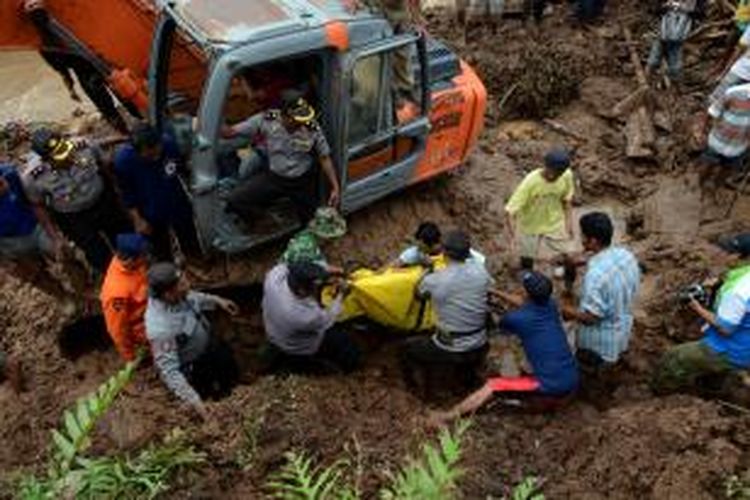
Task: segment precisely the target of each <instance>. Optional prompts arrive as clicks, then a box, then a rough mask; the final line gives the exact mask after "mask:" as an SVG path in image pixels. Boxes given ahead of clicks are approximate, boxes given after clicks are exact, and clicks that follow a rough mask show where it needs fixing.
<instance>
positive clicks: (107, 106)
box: [39, 51, 132, 134]
mask: <svg viewBox="0 0 750 500" xmlns="http://www.w3.org/2000/svg"><path fill="white" fill-rule="evenodd" d="M39 55H41V56H42V59H44V60H45V61H46V62H47V64H49V65H50V67H52V69H54V70H55V71H57V72H58V73H60V75H62V76H63V77H66V75H69V71H72V72H73V73H75V75H76V78H77V79H78V82H79V83H80V84H81V88H83V91H84V92H85V93H86V95H87V96H88V98H89V99H91V102H93V103H94V106H96V109H98V110H99V112H100V113H101V114H102V116H103V117H104V119H105V120H107V121H108V122H109V123H110V125H112V126H113V127H114V128H116V129H117V130H118V131H120V132H122V133H125V134H127V133H128V127H127V125H126V124H125V120H123V118H122V116H121V115H120V112H119V111H117V107H116V106H115V101H114V99H113V98H112V95H111V94H110V92H109V89H108V87H107V83H106V82H105V81H104V78H102V75H101V74H100V73H99V72H98V71H97V70H96V68H95V67H94V66H93V65H92V64H91V63H90V62H89V61H87V60H86V59H85V58H83V57H81V56H78V55H76V54H69V53H64V52H55V51H40V52H39ZM129 111H131V112H132V108H129Z"/></svg>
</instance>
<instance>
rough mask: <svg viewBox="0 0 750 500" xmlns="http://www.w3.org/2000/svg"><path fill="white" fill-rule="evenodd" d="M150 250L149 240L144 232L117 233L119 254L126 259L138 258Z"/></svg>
mask: <svg viewBox="0 0 750 500" xmlns="http://www.w3.org/2000/svg"><path fill="white" fill-rule="evenodd" d="M147 250H148V240H146V237H145V236H143V235H142V234H138V233H123V234H118V235H117V254H118V255H120V256H121V257H123V258H125V259H137V258H138V257H140V256H142V255H143V254H145V253H146V251H147Z"/></svg>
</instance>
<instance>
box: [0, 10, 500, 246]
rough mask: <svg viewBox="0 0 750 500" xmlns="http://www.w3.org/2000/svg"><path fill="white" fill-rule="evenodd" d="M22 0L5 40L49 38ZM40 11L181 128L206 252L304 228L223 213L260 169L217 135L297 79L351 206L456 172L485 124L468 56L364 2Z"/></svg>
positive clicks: (123, 95)
mask: <svg viewBox="0 0 750 500" xmlns="http://www.w3.org/2000/svg"><path fill="white" fill-rule="evenodd" d="M23 3H24V2H17V1H9V2H0V27H1V28H2V29H0V48H4V47H26V48H30V49H38V48H40V47H41V46H42V40H41V38H40V36H39V34H38V33H36V34H35V31H34V26H33V25H31V24H30V22H29V19H28V16H27V15H26V14H24V9H23V8H22V7H21V5H20V4H23ZM44 10H45V11H46V15H45V19H46V20H47V21H46V23H45V26H44V30H45V32H47V34H49V35H52V36H54V38H56V39H58V40H59V42H60V46H61V47H63V49H64V50H65V51H66V52H70V53H72V54H74V55H76V56H78V57H81V58H84V59H86V61H88V63H90V64H91V65H92V66H93V67H94V68H95V69H96V71H97V72H99V73H100V74H101V76H102V77H103V79H104V80H106V84H107V86H108V89H109V90H110V91H111V92H112V93H113V94H114V95H115V96H117V97H118V99H119V100H120V101H121V102H122V103H123V104H124V105H126V107H128V109H129V110H131V109H133V110H136V111H137V112H138V113H136V114H141V115H148V117H149V120H150V121H151V122H152V123H154V124H156V125H157V126H158V127H160V128H161V129H163V130H164V131H168V132H171V133H173V134H174V136H175V138H176V139H177V142H178V144H180V145H181V146H182V148H183V152H184V153H185V155H186V156H187V157H188V158H189V171H188V172H186V173H185V174H184V177H183V180H184V183H185V186H186V188H187V191H188V193H189V195H190V197H191V199H192V202H193V207H194V210H193V212H194V216H195V224H196V228H197V233H198V235H199V239H200V242H201V244H202V246H203V249H204V251H206V252H214V251H221V252H227V253H238V252H243V251H245V250H249V249H251V248H253V247H254V246H256V245H259V244H262V243H263V242H266V241H269V240H272V239H274V238H276V237H279V236H281V235H283V234H286V233H289V232H292V231H294V230H295V229H297V228H298V227H299V223H298V222H297V220H296V218H295V217H294V216H292V211H291V210H290V207H289V206H288V204H286V205H285V204H284V203H283V202H281V203H279V204H276V205H274V206H272V207H268V209H267V210H265V211H264V213H263V214H262V216H261V217H262V218H264V219H267V220H266V221H250V224H249V225H247V226H243V224H240V223H236V222H235V221H234V220H233V219H232V218H231V217H228V215H227V213H226V211H225V209H224V208H225V205H226V199H227V195H228V193H229V192H231V190H232V188H233V186H236V185H237V183H239V182H242V180H243V178H242V177H243V176H244V175H246V174H248V172H249V173H252V171H253V168H254V167H252V165H253V153H254V151H255V148H254V146H255V145H254V144H253V143H252V141H245V142H244V143H243V142H242V141H239V142H232V141H227V140H226V137H224V136H223V134H222V130H224V129H225V128H226V126H227V125H231V124H232V123H236V122H237V121H240V120H243V119H245V118H247V117H249V116H250V115H252V114H254V113H257V112H259V111H260V112H262V111H263V110H264V109H267V108H269V107H270V108H273V107H275V106H277V105H278V104H277V102H276V101H277V100H278V99H277V98H278V95H279V94H280V93H281V91H283V90H285V89H287V88H289V87H292V88H293V89H295V90H297V91H300V92H302V93H303V94H304V95H305V96H306V97H307V99H308V100H309V101H310V102H311V103H312V104H313V105H314V107H315V108H316V111H317V121H318V123H319V124H320V126H321V128H322V131H323V133H324V135H325V136H326V139H327V140H328V142H329V144H330V146H331V152H332V153H331V160H332V162H333V165H334V167H335V170H336V175H337V177H338V180H339V183H340V185H341V210H342V211H343V212H344V213H349V212H352V211H355V210H358V209H360V208H362V207H364V206H366V205H368V204H370V203H372V202H373V201H375V200H377V199H380V198H382V197H384V196H387V195H389V194H390V193H393V192H395V191H398V190H401V189H403V188H405V187H406V186H408V185H411V184H415V183H418V182H422V181H425V180H427V179H429V178H432V177H434V176H436V175H439V174H441V173H443V172H447V171H450V170H452V169H455V168H456V167H458V166H459V165H461V164H462V163H463V162H464V161H465V160H466V158H467V157H468V155H469V153H470V151H471V148H472V147H473V146H474V145H475V144H476V143H477V141H478V137H479V134H480V133H481V130H482V125H483V117H484V111H485V108H486V98H487V94H486V91H485V88H484V86H483V85H482V82H481V81H480V80H479V78H478V77H477V75H476V74H475V72H474V71H473V70H472V69H471V68H470V67H469V66H468V64H466V63H465V62H463V61H461V60H460V59H459V58H458V57H457V56H456V54H454V53H453V52H452V51H451V50H450V49H448V48H447V47H446V46H445V45H443V44H442V43H440V42H439V41H437V40H435V39H433V38H431V37H429V35H426V34H424V33H423V32H417V31H411V32H410V31H408V30H404V29H403V28H399V29H394V27H393V26H392V25H391V24H390V23H389V22H388V21H387V20H386V16H385V15H384V13H383V12H380V11H378V10H377V9H375V8H373V7H371V6H368V5H367V3H366V2H352V1H351V0H252V1H248V0H190V1H187V0H98V1H97V2H71V1H68V0H46V2H44ZM321 180H322V179H321ZM318 184H319V186H318V187H319V189H318V195H319V199H318V200H317V201H318V202H320V203H323V202H324V200H325V199H326V198H327V196H326V194H327V193H325V186H326V183H325V182H319V183H318ZM256 222H262V223H261V224H256ZM259 228H262V229H259Z"/></svg>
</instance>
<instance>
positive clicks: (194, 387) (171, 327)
mask: <svg viewBox="0 0 750 500" xmlns="http://www.w3.org/2000/svg"><path fill="white" fill-rule="evenodd" d="M148 286H149V299H148V305H147V306H146V315H145V322H146V336H147V338H148V341H149V343H150V344H151V354H152V355H153V357H154V365H155V366H156V368H157V369H158V370H159V373H160V374H161V378H162V380H163V381H164V383H165V384H166V386H167V388H168V389H169V390H170V391H171V392H172V393H173V394H174V395H175V396H176V397H177V398H178V399H180V400H181V401H183V402H185V403H187V404H188V405H190V406H191V407H192V408H193V409H194V410H195V411H196V412H197V413H198V415H200V416H201V418H203V419H204V420H207V419H208V410H207V409H206V406H205V404H204V402H203V400H204V399H205V398H212V399H217V398H222V397H226V396H228V395H229V394H230V393H231V391H232V388H233V387H234V385H235V384H236V383H237V379H238V376H239V375H238V369H237V363H236V362H235V360H234V357H233V355H232V351H231V350H230V348H229V346H227V345H226V344H225V343H224V342H223V341H221V340H220V339H219V338H217V337H216V336H215V335H212V333H211V322H210V321H209V320H208V318H206V316H205V314H204V312H205V311H209V310H213V309H215V308H217V307H218V308H220V309H222V310H223V311H225V312H227V313H229V314H231V315H233V316H234V315H236V314H237V313H238V312H239V309H238V307H237V304H235V303H234V302H232V301H231V300H228V299H224V298H221V297H218V296H216V295H210V294H207V293H201V292H196V291H192V290H189V287H188V283H187V281H186V280H185V279H184V278H183V276H182V273H181V272H180V271H179V270H178V269H177V267H176V266H175V265H174V264H172V263H170V262H160V263H157V264H154V265H153V266H151V268H150V269H149V270H148Z"/></svg>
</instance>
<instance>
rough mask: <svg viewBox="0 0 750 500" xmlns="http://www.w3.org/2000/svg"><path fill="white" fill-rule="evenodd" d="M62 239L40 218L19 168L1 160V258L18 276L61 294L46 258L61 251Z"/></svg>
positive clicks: (53, 293)
mask: <svg viewBox="0 0 750 500" xmlns="http://www.w3.org/2000/svg"><path fill="white" fill-rule="evenodd" d="M60 241H61V238H60V237H59V236H50V235H49V234H48V232H47V231H46V230H45V229H43V228H42V227H41V225H40V224H39V223H38V222H37V219H36V217H35V216H34V212H33V210H32V208H31V206H30V204H29V201H28V200H27V198H26V195H25V193H24V190H23V185H22V184H21V179H20V178H19V176H18V173H17V172H16V169H15V168H13V167H12V166H11V165H4V164H0V261H5V262H11V263H12V264H13V265H12V266H11V267H10V268H9V270H10V271H11V273H12V274H13V275H15V276H16V277H17V278H19V279H21V280H23V281H25V282H28V283H30V284H31V285H32V286H35V287H37V288H39V289H41V290H42V291H44V292H46V293H48V294H50V295H53V296H55V297H58V298H61V297H64V296H65V292H63V290H62V288H61V286H60V283H59V282H58V281H57V280H56V279H55V278H53V277H52V276H51V275H49V273H48V272H47V270H46V269H45V266H44V259H43V256H48V257H51V256H53V255H54V254H56V253H58V252H59V250H60V249H61V248H60V247H59V245H60V243H59V242H60Z"/></svg>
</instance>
